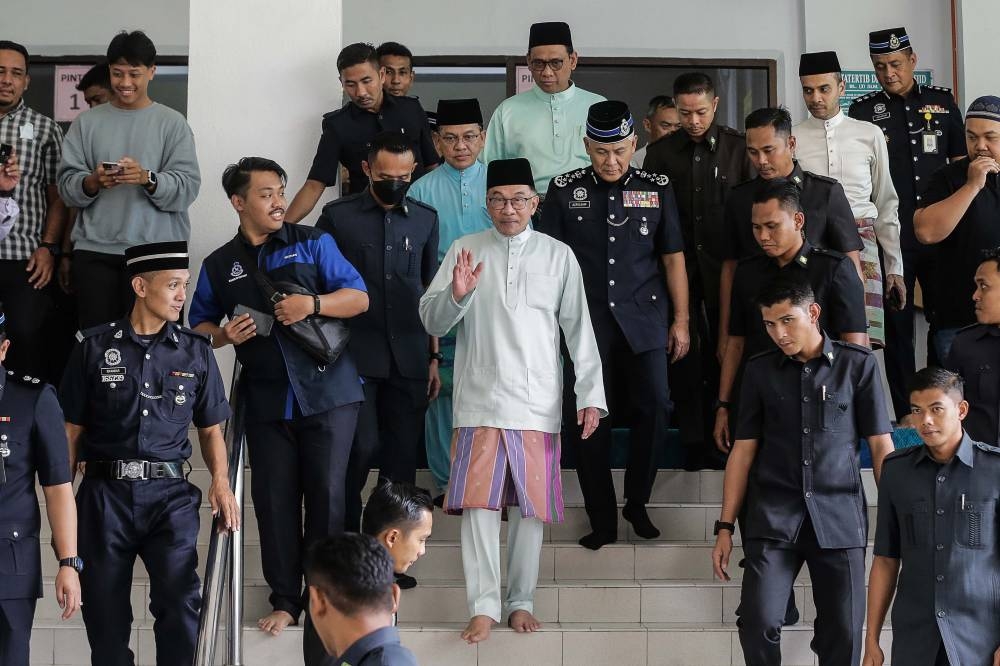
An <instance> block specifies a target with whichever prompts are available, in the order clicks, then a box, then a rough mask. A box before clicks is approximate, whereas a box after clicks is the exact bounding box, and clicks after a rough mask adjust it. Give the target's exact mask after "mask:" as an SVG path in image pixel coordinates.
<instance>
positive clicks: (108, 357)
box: [104, 348, 122, 365]
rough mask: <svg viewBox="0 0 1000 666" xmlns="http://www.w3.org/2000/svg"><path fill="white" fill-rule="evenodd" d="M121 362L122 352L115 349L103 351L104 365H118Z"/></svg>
mask: <svg viewBox="0 0 1000 666" xmlns="http://www.w3.org/2000/svg"><path fill="white" fill-rule="evenodd" d="M121 362H122V353H121V352H120V351H118V350H117V349H114V348H112V349H108V350H107V351H105V352H104V365H118V364H119V363H121Z"/></svg>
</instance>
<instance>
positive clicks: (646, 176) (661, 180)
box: [635, 169, 670, 187]
mask: <svg viewBox="0 0 1000 666" xmlns="http://www.w3.org/2000/svg"><path fill="white" fill-rule="evenodd" d="M635 175H636V176H637V177H638V178H641V179H642V180H645V181H646V182H648V183H653V184H654V185H659V186H660V187H666V186H667V185H669V184H670V178H668V177H667V176H666V174H662V173H653V172H652V171H645V170H643V169H636V170H635Z"/></svg>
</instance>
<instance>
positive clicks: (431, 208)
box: [406, 197, 438, 215]
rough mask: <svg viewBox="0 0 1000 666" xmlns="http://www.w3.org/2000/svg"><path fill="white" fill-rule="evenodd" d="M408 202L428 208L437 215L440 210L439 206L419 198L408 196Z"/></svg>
mask: <svg viewBox="0 0 1000 666" xmlns="http://www.w3.org/2000/svg"><path fill="white" fill-rule="evenodd" d="M406 203H408V204H413V205H414V206H420V207H421V208H426V209H427V210H429V211H430V212H432V213H434V214H435V215H437V212H438V211H437V208H435V207H434V206H432V205H430V204H429V203H426V202H423V201H420V200H418V199H414V198H412V197H406Z"/></svg>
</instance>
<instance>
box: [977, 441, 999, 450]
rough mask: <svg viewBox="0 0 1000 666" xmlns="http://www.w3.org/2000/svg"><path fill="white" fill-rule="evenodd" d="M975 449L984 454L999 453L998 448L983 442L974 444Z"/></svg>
mask: <svg viewBox="0 0 1000 666" xmlns="http://www.w3.org/2000/svg"><path fill="white" fill-rule="evenodd" d="M976 448H977V449H979V450H980V451H985V452H986V453H1000V446H992V445H990V444H984V443H983V442H976Z"/></svg>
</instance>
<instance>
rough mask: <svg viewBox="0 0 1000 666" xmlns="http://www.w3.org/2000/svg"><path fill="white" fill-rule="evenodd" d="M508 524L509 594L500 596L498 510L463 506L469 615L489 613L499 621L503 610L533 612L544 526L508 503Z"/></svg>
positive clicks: (463, 566)
mask: <svg viewBox="0 0 1000 666" xmlns="http://www.w3.org/2000/svg"><path fill="white" fill-rule="evenodd" d="M508 520H509V523H508V525H507V597H506V599H504V602H503V606H502V607H501V600H500V512H499V511H492V510H490V509H464V510H463V512H462V569H463V570H464V571H465V592H466V597H467V599H468V602H469V615H470V616H476V615H486V616H487V617H491V618H493V620H494V621H495V622H499V621H500V618H501V611H505V612H506V613H508V614H509V613H512V612H514V611H516V610H526V611H528V612H529V613H532V612H534V601H535V586H536V584H537V583H538V560H539V557H540V556H541V553H542V531H543V527H544V524H543V523H542V521H540V520H538V519H537V518H522V517H521V511H520V509H519V508H518V507H516V506H512V507H510V511H509V512H508Z"/></svg>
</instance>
